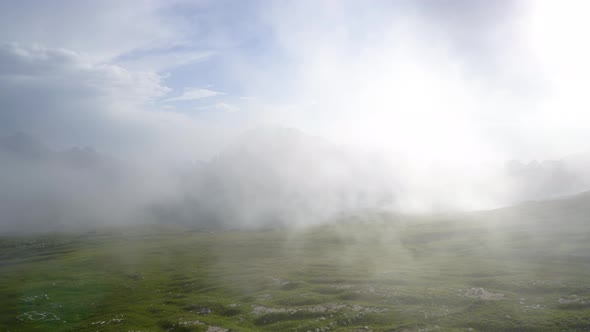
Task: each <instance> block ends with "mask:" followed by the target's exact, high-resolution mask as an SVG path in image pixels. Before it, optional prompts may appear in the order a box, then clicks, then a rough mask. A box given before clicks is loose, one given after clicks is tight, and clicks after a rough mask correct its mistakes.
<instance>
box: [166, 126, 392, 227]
mask: <svg viewBox="0 0 590 332" xmlns="http://www.w3.org/2000/svg"><path fill="white" fill-rule="evenodd" d="M388 170H389V168H388V167H387V165H386V164H385V163H383V162H381V161H378V160H374V159H370V158H365V156H362V155H359V154H358V153H356V152H351V151H349V150H345V149H342V148H340V147H338V146H336V145H334V144H332V143H330V142H328V141H325V140H322V139H319V138H316V137H313V136H309V135H305V134H303V133H301V132H300V131H297V130H295V129H289V128H275V127H272V128H262V129H257V130H253V131H250V132H247V133H245V134H244V135H242V137H240V139H238V140H237V141H236V142H235V143H234V144H232V145H230V146H228V147H227V148H226V149H225V150H224V151H222V152H221V153H220V154H219V155H218V156H217V157H215V158H214V159H213V160H212V161H210V162H209V163H207V164H205V165H201V166H200V167H199V168H198V169H195V171H194V172H193V173H192V174H191V175H190V176H187V177H186V180H185V181H182V182H183V184H184V185H183V187H182V188H183V189H182V191H183V192H184V193H186V195H185V196H184V197H183V199H182V203H176V204H172V205H171V206H169V207H168V208H162V207H160V209H159V211H160V213H163V216H165V217H163V219H167V218H171V219H174V218H177V219H181V220H184V222H188V223H198V224H201V225H203V224H207V225H225V226H238V227H258V226H264V225H281V224H283V225H284V224H288V225H297V224H312V223H315V222H319V221H320V220H324V219H326V218H329V217H330V216H333V215H335V214H338V213H343V212H347V211H353V210H358V209H364V208H379V207H383V206H386V205H387V204H390V203H391V201H392V200H393V197H392V195H391V188H390V187H389V184H388V182H387V181H386V180H385V179H386V177H385V176H384V175H385V172H387V171H388Z"/></svg>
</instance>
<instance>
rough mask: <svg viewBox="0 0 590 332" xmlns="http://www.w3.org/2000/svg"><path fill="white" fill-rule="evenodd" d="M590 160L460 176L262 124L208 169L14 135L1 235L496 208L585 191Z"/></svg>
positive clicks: (3, 142)
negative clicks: (64, 146) (54, 144)
mask: <svg viewBox="0 0 590 332" xmlns="http://www.w3.org/2000/svg"><path fill="white" fill-rule="evenodd" d="M130 159H131V158H130ZM589 161H590V158H586V157H584V156H581V155H580V156H570V157H567V158H564V159H561V160H557V161H543V162H537V161H532V162H519V161H511V162H508V163H506V164H505V166H504V167H500V168H498V169H488V170H480V171H478V172H474V173H471V174H465V173H461V174H458V173H460V172H457V171H456V170H448V169H443V168H441V169H437V168H435V167H427V168H418V169H417V168H415V167H413V165H412V164H411V163H408V162H406V161H403V160H400V159H395V158H391V156H387V155H384V154H380V153H375V152H371V151H364V150H360V149H355V148H352V147H348V146H341V145H337V144H335V143H333V142H329V141H327V140H324V139H322V138H319V137H314V136H310V135H306V134H304V133H302V132H300V131H298V130H296V129H291V128H282V127H265V128H257V129H254V130H250V131H247V132H245V133H244V134H243V135H241V136H240V137H239V138H238V139H237V140H236V141H235V142H234V143H233V144H230V145H229V146H227V147H226V148H225V149H223V150H222V151H221V152H220V153H218V154H217V155H216V156H215V157H214V158H212V159H211V160H209V161H200V162H193V163H183V164H178V163H168V164H164V163H160V162H155V161H152V160H150V158H149V156H145V158H141V159H136V158H133V160H129V159H125V158H124V157H117V158H115V157H112V156H108V155H105V154H102V153H100V152H97V151H95V150H93V149H92V148H89V147H86V148H80V147H74V148H69V149H55V148H50V147H49V146H48V145H47V144H46V143H45V142H43V141H41V140H39V139H37V138H34V137H33V136H30V135H27V134H24V133H17V134H14V135H10V136H4V137H2V138H1V139H0V211H1V212H0V218H1V222H0V231H2V232H11V231H17V232H20V231H51V230H62V229H72V228H92V227H97V226H104V225H129V224H143V223H150V224H184V225H190V226H195V227H201V228H258V227H277V226H308V225H315V224H320V223H325V222H328V221H330V220H333V219H335V218H336V217H339V216H346V215H355V214H357V215H358V214H359V213H361V214H362V213H363V211H389V212H400V213H413V212H420V213H431V212H452V211H464V210H474V209H486V208H496V207H499V206H506V205H511V204H517V203H519V202H523V201H528V200H542V199H549V198H555V197H559V196H563V195H569V194H573V193H577V192H581V191H584V190H587V189H588V188H590V171H588V169H590V167H588V166H590V162H589Z"/></svg>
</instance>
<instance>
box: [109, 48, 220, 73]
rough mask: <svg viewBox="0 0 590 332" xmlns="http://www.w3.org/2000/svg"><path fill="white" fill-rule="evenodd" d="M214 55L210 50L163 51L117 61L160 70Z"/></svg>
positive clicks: (134, 67)
mask: <svg viewBox="0 0 590 332" xmlns="http://www.w3.org/2000/svg"><path fill="white" fill-rule="evenodd" d="M214 55H215V52H212V51H165V52H161V53H158V54H148V55H143V56H135V57H132V58H130V59H125V60H121V61H117V63H119V64H121V65H123V66H125V67H126V68H129V69H135V70H148V71H155V72H161V71H163V70H166V69H171V68H175V67H179V66H185V65H188V64H191V63H196V62H202V61H206V60H208V59H210V58H211V57H212V56H214Z"/></svg>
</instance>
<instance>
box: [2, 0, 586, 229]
mask: <svg viewBox="0 0 590 332" xmlns="http://www.w3.org/2000/svg"><path fill="white" fill-rule="evenodd" d="M587 6H588V5H586V4H585V3H584V2H582V1H565V2H560V4H556V3H555V2H551V1H493V2H490V1H442V2H441V1H394V2H385V1H383V2H379V1H375V2H369V3H365V2H353V1H340V2H332V1H322V2H316V1H280V2H273V3H268V2H258V1H251V2H238V1H196V2H190V1H166V2H164V1H149V2H145V3H142V4H141V6H138V5H137V4H134V3H126V4H119V3H118V2H115V1H101V2H99V3H95V4H92V5H91V6H90V5H81V4H78V3H76V2H69V1H60V2H57V3H55V4H52V5H51V8H48V7H49V5H48V4H43V3H36V2H29V1H21V2H18V3H16V2H4V3H2V4H0V18H1V20H0V217H1V222H0V231H2V232H8V231H47V230H56V229H74V228H89V227H95V226H100V225H113V224H115V225H120V224H125V225H130V224H138V223H139V224H183V225H191V226H196V227H201V228H219V227H222V228H257V227H284V226H306V225H316V224H321V223H325V222H329V221H330V220H334V219H335V218H338V217H341V216H346V215H355V214H358V213H362V212H363V211H372V212H375V211H388V212H395V213H409V214H416V213H441V212H444V213H447V212H459V211H474V210H481V209H494V208H498V207H503V206H510V205H514V204H518V203H521V202H526V201H530V200H546V199H552V198H556V197H562V196H566V195H572V194H576V193H580V192H583V191H586V190H590V171H589V170H590V167H588V166H590V146H589V143H588V142H590V139H589V137H588V130H587V122H588V121H589V120H590V118H588V115H587V112H586V111H585V110H586V109H587V107H588V106H590V105H589V103H588V100H587V98H586V91H585V86H586V85H587V84H586V82H587V79H588V77H589V76H588V75H589V74H590V65H588V62H587V60H586V59H587V58H588V56H589V55H590V54H588V53H589V50H588V47H587V46H586V45H585V43H584V42H583V41H584V37H585V36H584V34H585V32H586V31H587V30H588V28H590V27H589V26H588V23H587V22H586V20H585V19H584V17H583V16H582V13H584V12H585V9H587Z"/></svg>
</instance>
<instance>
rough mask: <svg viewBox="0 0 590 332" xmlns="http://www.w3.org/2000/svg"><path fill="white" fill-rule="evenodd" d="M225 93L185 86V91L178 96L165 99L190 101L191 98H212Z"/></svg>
mask: <svg viewBox="0 0 590 332" xmlns="http://www.w3.org/2000/svg"><path fill="white" fill-rule="evenodd" d="M224 94H225V93H223V92H219V91H214V90H209V89H202V88H185V90H184V92H183V93H182V94H181V95H180V96H177V97H174V98H168V99H166V100H165V101H168V102H170V101H189V100H199V99H203V98H210V97H215V96H219V95H224Z"/></svg>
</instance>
